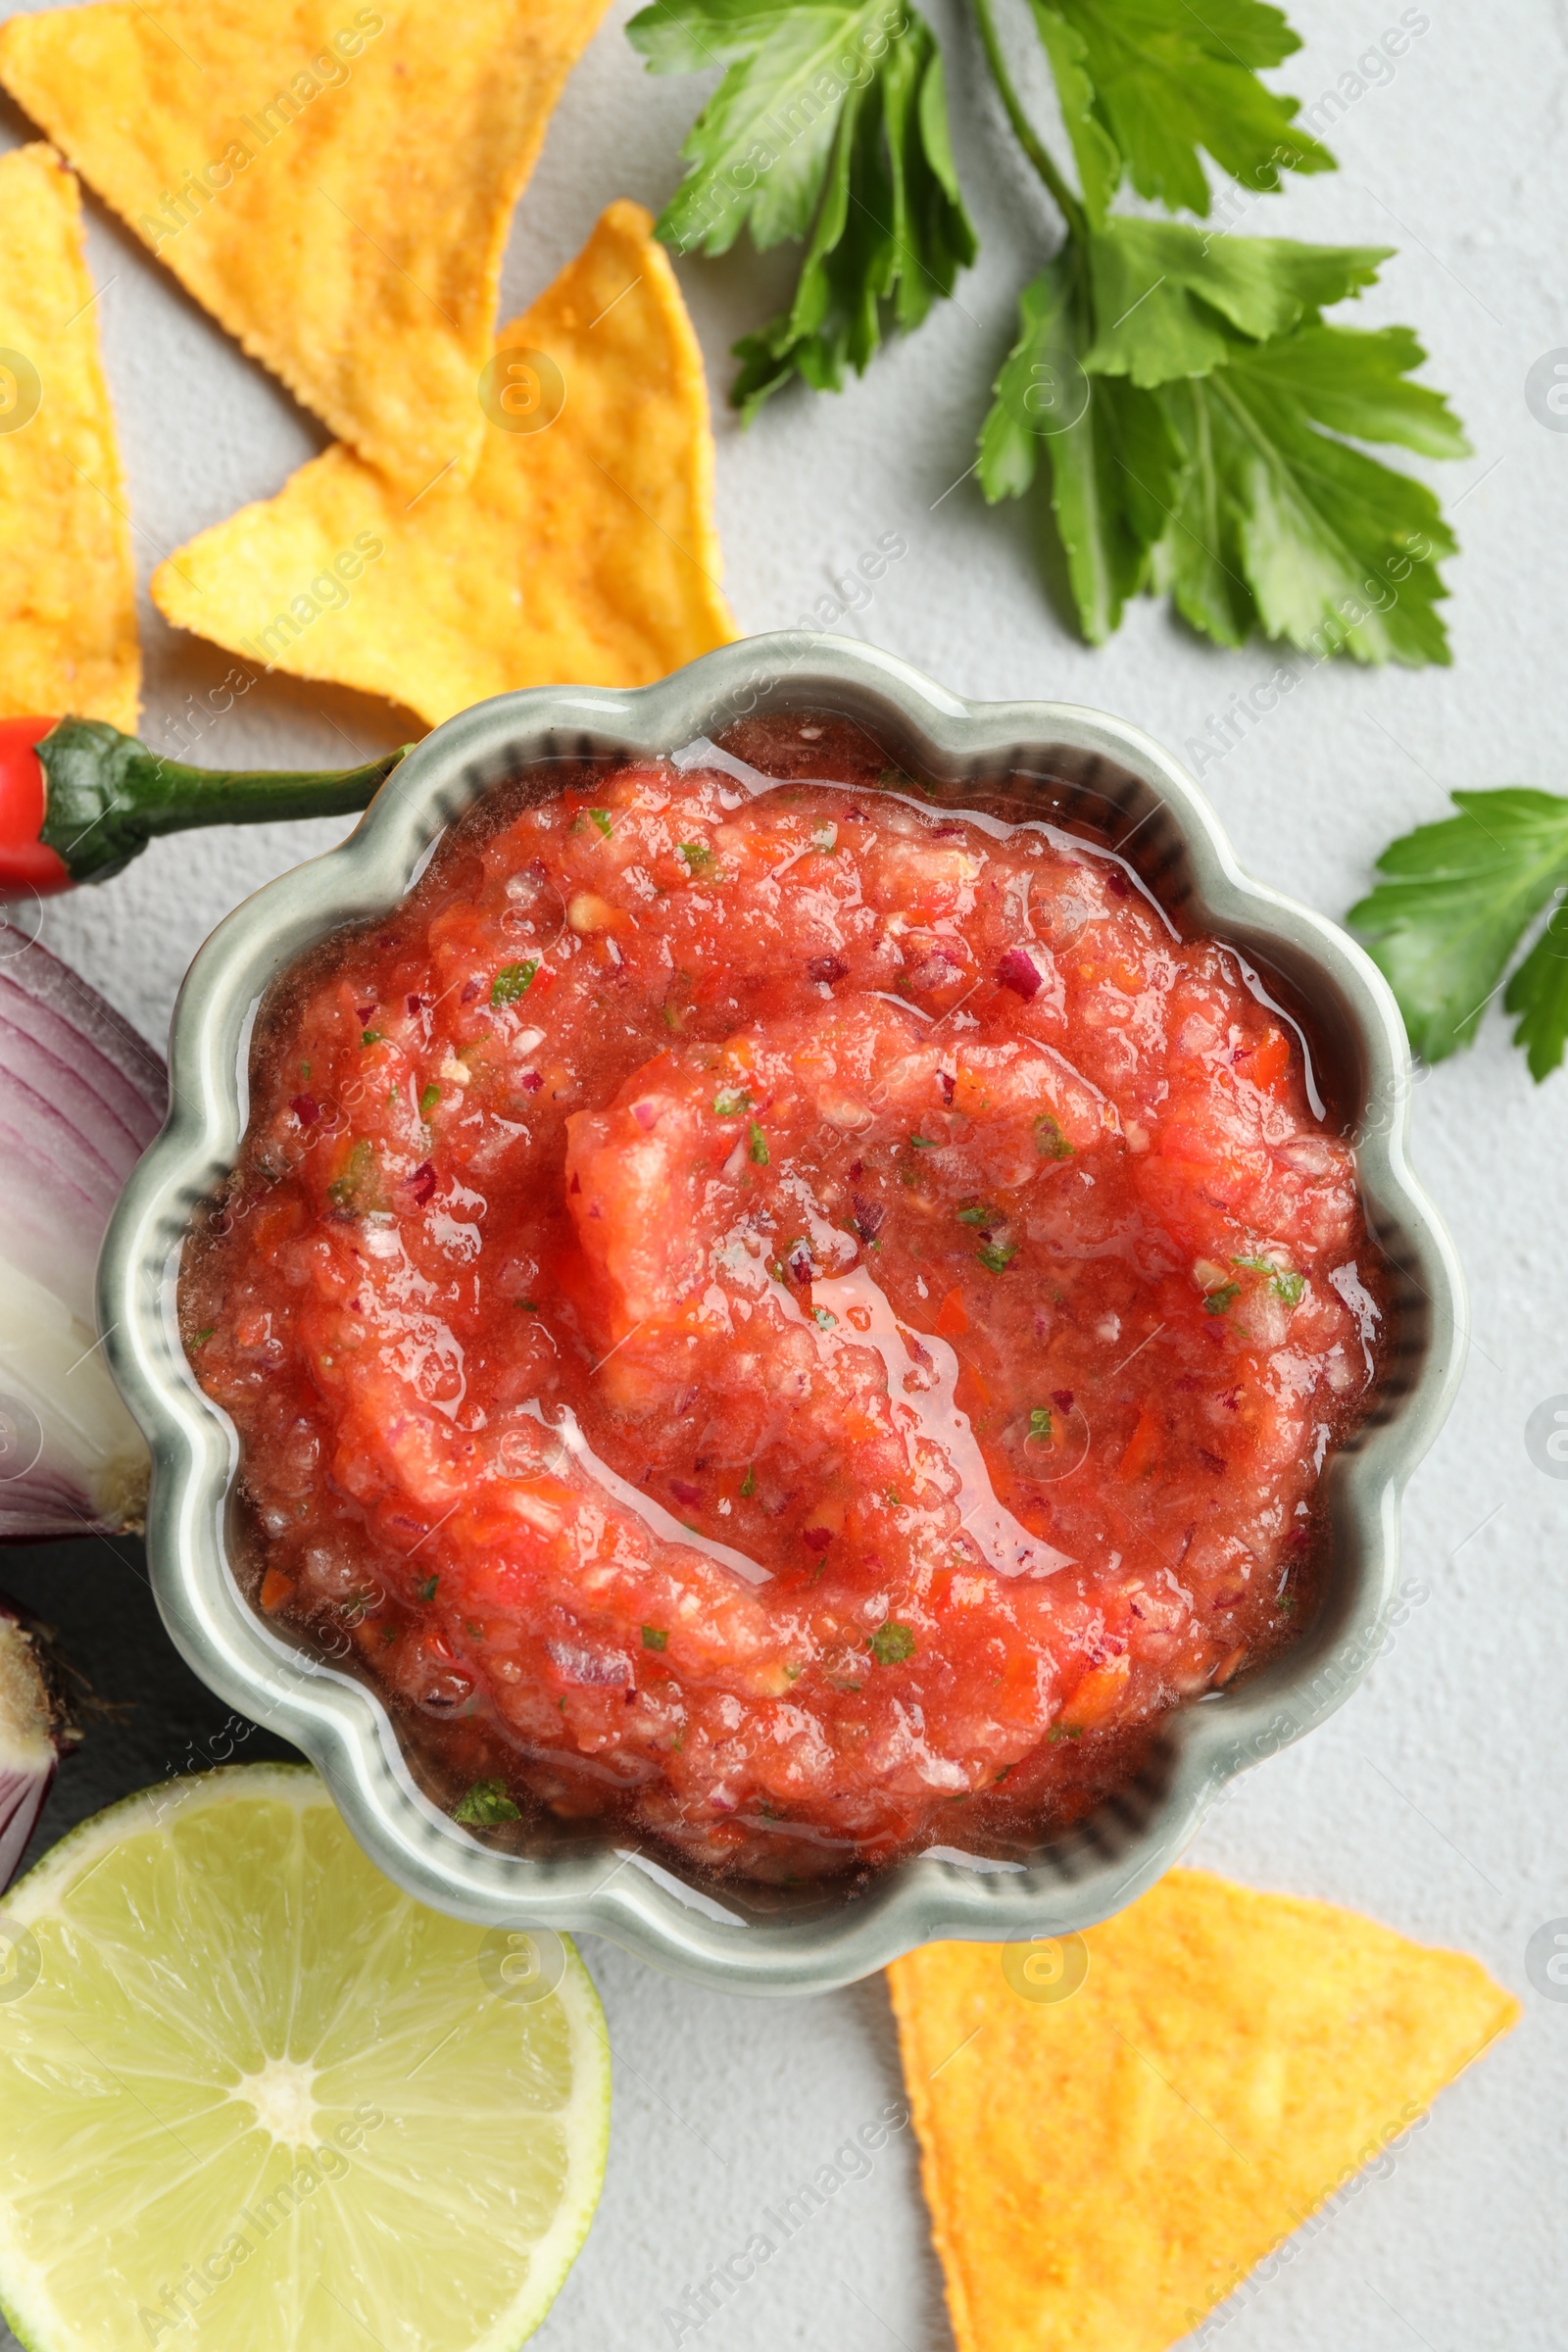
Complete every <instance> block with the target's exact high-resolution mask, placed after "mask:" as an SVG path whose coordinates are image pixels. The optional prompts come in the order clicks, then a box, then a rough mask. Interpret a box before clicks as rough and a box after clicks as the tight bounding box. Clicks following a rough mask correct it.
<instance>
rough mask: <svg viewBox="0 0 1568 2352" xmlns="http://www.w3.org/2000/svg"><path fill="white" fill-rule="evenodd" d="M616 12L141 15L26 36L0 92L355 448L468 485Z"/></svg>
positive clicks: (213, 6) (168, 4) (174, 10)
mask: <svg viewBox="0 0 1568 2352" xmlns="http://www.w3.org/2000/svg"><path fill="white" fill-rule="evenodd" d="M604 5H605V0H464V4H463V6H462V7H461V8H459V9H454V8H452V7H451V6H450V5H449V4H448V0H402V5H399V0H385V4H384V6H383V7H381V8H378V9H377V8H356V7H355V6H354V5H353V0H161V4H160V5H159V6H158V7H157V8H156V9H147V8H143V7H141V6H140V5H139V4H138V0H124V4H121V0H114V4H113V5H108V6H103V7H95V8H65V9H52V10H48V11H46V12H43V13H40V14H38V15H35V16H14V17H12V18H11V19H10V21H9V23H8V24H6V25H4V26H3V27H0V81H3V82H4V83H5V86H6V88H7V89H8V90H9V91H10V92H11V94H12V96H13V97H14V98H15V99H17V101H18V102H19V104H21V105H22V106H25V108H26V110H27V112H28V114H29V115H31V116H32V117H33V119H34V121H35V122H38V123H42V124H43V126H44V128H45V129H46V130H47V131H48V132H49V135H50V136H51V138H53V139H55V140H56V141H58V143H59V145H60V146H61V147H63V148H64V149H65V151H66V153H67V154H68V155H69V156H70V157H71V159H72V161H73V163H74V164H75V165H76V167H77V169H78V170H79V171H80V172H81V173H82V175H83V177H84V178H86V179H87V180H88V181H89V182H90V183H91V185H92V186H93V187H94V188H95V189H96V190H97V191H98V193H99V194H100V195H101V196H102V197H104V198H105V199H106V201H107V202H108V203H110V204H112V205H113V206H114V208H115V210H116V212H118V213H121V214H123V217H124V219H125V220H126V221H129V222H130V224H131V226H132V227H133V228H134V229H135V230H136V231H137V233H138V235H139V236H141V237H143V238H144V239H145V240H146V242H147V243H148V244H149V245H150V246H151V247H152V249H153V251H154V253H156V254H157V255H158V257H159V259H160V260H161V261H163V262H166V263H167V264H168V266H169V268H170V269H171V270H172V271H173V272H174V275H175V276H176V277H177V278H178V279H179V280H180V282H181V284H182V285H184V286H185V287H186V288H187V289H188V290H189V292H190V293H192V294H194V296H195V297H196V300H197V301H198V302H200V303H203V304H205V305H206V307H207V309H208V310H210V311H211V312H212V314H213V316H214V317H215V318H216V319H221V322H222V323H223V325H224V326H226V327H227V328H228V330H229V332H230V334H232V335H235V336H237V337H238V339H239V341H240V342H241V343H242V344H243V345H244V346H245V349H246V350H247V351H248V352H250V353H251V355H252V357H253V358H255V359H258V360H261V361H263V362H265V364H266V365H267V366H268V367H269V368H271V369H272V370H273V371H274V372H275V373H276V374H278V375H280V376H281V377H282V379H283V381H284V383H285V384H287V385H288V387H289V389H290V391H291V392H293V393H295V394H296V396H297V397H298V398H299V399H300V400H302V401H303V402H304V403H305V405H306V407H307V408H311V409H314V410H315V411H316V413H317V415H318V416H319V417H324V418H325V420H326V422H327V424H329V425H330V427H331V428H332V430H333V432H334V433H336V434H337V435H338V436H339V437H340V439H342V440H345V441H348V442H351V443H352V444H353V445H354V447H355V448H356V449H358V450H359V451H360V452H361V453H362V454H363V455H364V456H365V457H368V458H369V459H371V460H373V461H374V463H375V464H377V465H379V466H383V467H384V468H385V469H386V471H387V472H388V473H390V474H392V475H394V476H395V477H396V478H397V479H398V480H399V481H403V482H406V483H408V484H409V486H410V487H411V488H413V489H417V488H418V487H419V486H420V485H421V484H422V483H424V482H427V481H428V480H429V479H430V478H431V476H432V475H433V474H435V473H437V472H439V471H440V469H441V468H442V467H443V466H448V465H454V464H455V466H456V470H457V473H458V476H459V478H465V477H466V474H467V472H468V471H469V470H470V469H471V467H472V466H473V463H474V461H475V459H476V458H477V456H478V451H479V442H480V437H481V431H482V425H481V419H480V417H479V413H478V410H477V407H476V405H475V398H474V383H475V379H476V377H477V376H478V373H479V370H480V368H482V367H483V366H484V364H485V361H486V359H487V358H488V356H489V350H490V338H491V336H492V334H493V333H494V331H495V321H496V301H497V288H498V285H499V282H500V273H501V258H502V251H503V248H504V246H505V243H506V237H507V228H508V223H509V221H510V219H511V215H512V209H513V206H514V205H515V202H516V199H517V195H518V192H519V191H520V189H521V187H522V185H523V182H524V181H525V180H526V178H527V177H528V174H529V172H531V170H532V169H533V163H534V158H535V157H536V156H537V154H538V152H539V147H540V142H541V141H542V139H543V137H544V134H545V128H546V125H547V123H549V120H550V115H551V112H552V110H553V108H554V106H555V103H556V100H557V98H558V97H559V96H560V94H561V87H562V84H563V82H564V80H565V78H566V75H567V73H569V71H570V69H571V67H572V65H573V63H574V62H575V60H576V58H577V57H578V55H579V54H580V52H581V51H582V49H583V48H584V47H585V46H586V44H587V42H588V40H589V38H590V37H591V35H592V33H593V31H594V27H595V26H596V25H597V24H598V22H599V19H600V16H601V14H602V13H603V10H604Z"/></svg>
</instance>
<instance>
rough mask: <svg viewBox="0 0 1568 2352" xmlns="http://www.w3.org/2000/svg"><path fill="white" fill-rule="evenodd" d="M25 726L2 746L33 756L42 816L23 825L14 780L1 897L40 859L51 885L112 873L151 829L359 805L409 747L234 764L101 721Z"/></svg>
mask: <svg viewBox="0 0 1568 2352" xmlns="http://www.w3.org/2000/svg"><path fill="white" fill-rule="evenodd" d="M34 726H35V727H37V729H38V730H39V733H38V734H37V735H33V734H32V728H33V727H34ZM12 732H15V729H13V730H12ZM24 734H25V738H26V740H19V741H17V742H16V743H14V744H10V745H8V746H7V747H6V757H7V760H9V761H10V763H11V764H12V765H13V766H15V765H16V764H17V762H18V761H19V760H21V761H23V762H24V763H25V762H27V761H30V760H33V759H34V757H35V759H36V762H37V766H38V768H39V769H40V770H41V778H42V791H41V808H42V822H41V823H36V824H30V823H29V819H28V816H27V814H26V812H27V811H29V810H31V809H37V808H38V807H39V806H40V796H39V795H38V794H37V793H36V792H33V793H30V794H29V793H28V792H26V791H24V790H23V789H22V787H21V784H18V783H17V782H16V779H13V784H14V786H15V788H14V789H13V790H12V791H11V792H10V794H9V797H8V799H7V803H6V806H7V809H14V810H15V811H16V812H17V823H18V824H20V826H21V829H22V831H23V832H26V833H28V836H29V837H28V839H27V840H25V841H24V840H23V839H22V838H21V837H20V834H19V837H18V839H17V840H16V841H14V842H13V841H11V840H10V839H9V838H7V839H5V840H0V895H4V893H5V889H6V885H7V883H8V882H11V883H13V884H17V883H26V882H28V881H31V882H33V883H34V884H36V883H37V880H38V876H37V875H35V874H34V873H33V872H32V870H31V868H32V866H33V865H35V864H38V863H39V861H40V860H41V862H42V865H43V867H44V868H46V869H47V870H48V871H49V872H50V873H51V874H58V879H57V880H56V881H55V882H54V883H53V885H52V886H54V887H65V888H69V887H70V885H71V884H72V883H76V882H102V881H106V880H107V879H108V877H109V876H110V875H111V874H116V873H119V871H120V870H121V868H122V866H123V865H126V864H128V863H129V861H130V859H131V858H134V857H135V856H136V854H137V852H138V851H140V850H142V849H143V848H145V846H146V844H147V843H148V842H149V841H150V840H151V839H152V838H153V837H154V836H155V835H156V834H161V833H179V832H183V831H185V830H186V829H187V828H188V827H190V826H193V825H211V824H227V825H255V824H263V823H266V822H268V821H269V820H270V819H273V818H278V817H297V816H341V815H343V814H345V813H346V812H348V811H350V810H353V809H364V808H367V807H368V804H369V803H370V801H371V800H373V799H374V797H375V794H376V792H377V790H378V789H379V787H380V785H381V784H382V783H383V782H384V780H385V778H386V777H387V776H388V775H389V774H390V773H391V771H392V769H393V768H394V767H396V766H397V764H398V762H399V760H401V759H402V758H403V757H404V754H405V752H406V751H407V750H408V746H407V745H406V744H405V745H403V746H401V747H400V748H399V749H398V750H397V751H395V752H386V753H383V754H382V755H381V756H380V758H378V759H375V760H368V761H367V762H366V763H365V764H364V765H363V766H361V767H353V768H323V769H316V770H308V769H296V768H281V769H233V768H213V767H190V766H187V765H186V763H185V762H184V761H183V760H167V759H165V758H164V757H163V756H162V754H160V753H157V752H153V751H150V750H149V749H148V747H147V745H146V744H144V743H141V742H139V741H138V740H137V738H136V737H135V736H134V735H125V734H123V733H122V732H121V730H120V729H119V728H118V727H112V726H109V725H108V724H107V723H106V722H105V721H104V720H102V719H95V718H62V719H60V720H58V721H56V722H55V723H54V724H52V725H51V723H50V722H49V721H48V720H47V719H37V720H33V721H31V722H29V723H28V724H27V725H26V726H25V729H24ZM23 782H25V778H24V779H23ZM0 830H4V828H0ZM55 860H58V861H59V868H56V866H55V864H54V861H55ZM59 869H63V872H62V871H60V870H59ZM50 886H51V884H50V883H49V882H45V883H44V887H50Z"/></svg>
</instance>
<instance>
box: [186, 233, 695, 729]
mask: <svg viewBox="0 0 1568 2352" xmlns="http://www.w3.org/2000/svg"><path fill="white" fill-rule="evenodd" d="M651 226H652V224H651V222H650V220H649V217H648V215H647V214H646V213H645V212H644V211H643V210H642V208H641V206H640V205H635V204H625V203H620V204H613V205H612V206H611V207H610V209H609V210H608V212H606V213H605V215H604V216H603V218H602V219H601V221H599V224H598V226H597V227H596V228H595V230H594V232H593V235H592V236H591V237H590V238H589V240H588V242H587V244H586V245H585V246H584V247H583V250H582V252H581V253H580V254H579V255H578V256H577V259H576V260H575V261H574V262H572V263H570V264H569V265H568V267H567V268H566V269H565V270H563V271H562V273H561V275H560V276H559V277H558V278H557V280H556V282H555V284H554V285H553V286H551V287H550V289H549V290H548V292H546V293H545V294H543V295H541V297H540V299H539V300H538V301H537V302H536V303H535V304H534V306H533V308H532V310H531V311H528V312H526V313H525V314H524V316H523V317H522V318H521V319H517V320H515V322H514V324H513V325H511V326H510V327H508V328H506V329H505V331H504V332H503V334H502V336H501V340H500V342H499V344H498V346H497V349H496V357H495V360H494V363H493V365H492V368H490V369H489V370H488V371H487V376H488V382H487V392H486V401H487V413H488V416H489V417H490V418H491V419H492V421H490V422H488V423H487V425H486V430H485V440H484V447H483V450H482V452H481V455H480V459H479V465H478V467H477V469H476V471H475V473H474V477H473V480H472V481H471V483H470V484H469V485H468V487H467V488H466V490H462V491H457V492H454V491H452V490H451V489H450V488H449V486H448V485H447V484H446V483H438V484H436V485H435V486H434V487H433V488H432V489H430V490H428V491H427V492H425V493H424V494H423V495H422V496H420V495H416V496H415V497H413V498H412V499H411V498H409V497H407V496H406V495H405V493H404V492H403V491H402V490H400V489H394V488H393V487H392V485H391V484H390V483H389V482H387V481H386V480H385V478H384V477H383V476H382V475H380V474H378V473H376V472H374V471H373V470H372V469H371V467H369V466H367V465H366V464H365V463H364V462H363V461H362V460H361V459H359V458H357V457H355V456H354V454H353V452H352V451H350V450H346V449H342V448H338V449H329V450H328V451H327V452H326V454H325V456H324V457H319V458H315V459H313V460H312V462H311V463H310V465H308V466H301V468H300V470H299V472H298V473H296V474H295V475H294V476H293V478H292V480H290V481H288V482H286V483H285V484H284V486H283V488H282V490H281V491H279V493H278V495H277V496H276V497H275V498H272V499H269V500H267V501H265V502H264V503H262V504H259V505H257V506H253V507H245V508H242V509H241V511H240V513H239V514H237V515H231V516H230V517H229V519H228V520H227V521H226V522H221V523H218V524H216V525H215V527H214V528H213V529H212V530H210V531H204V532H203V533H202V535H201V537H200V538H199V539H193V540H192V541H191V542H190V544H189V546H188V547H183V548H181V549H180V550H179V551H178V552H177V554H175V555H173V556H172V557H171V558H170V560H169V562H168V563H167V564H163V565H161V566H160V568H159V569H158V571H156V572H155V573H154V575H153V584H152V586H153V596H154V599H155V600H156V602H157V605H158V608H159V610H160V611H161V612H162V613H166V614H167V615H168V617H169V618H170V619H171V620H172V621H174V622H176V623H177V624H178V626H179V627H181V628H186V629H194V630H195V631H196V632H197V633H198V634H199V635H201V636H203V637H211V638H213V639H215V640H216V641H217V643H218V644H220V645H223V646H227V647H228V648H229V649H230V651H232V652H234V653H239V654H244V655H246V656H247V657H248V658H249V659H250V660H251V661H253V662H261V663H264V664H265V665H266V666H267V667H269V668H276V669H284V670H288V671H290V672H292V674H293V675H294V676H296V677H302V678H330V679H332V680H334V681H335V682H336V683H337V684H339V685H343V686H358V687H361V688H363V689H365V690H366V691H368V692H369V693H371V694H382V695H385V696H387V697H388V698H389V699H390V700H391V701H393V702H398V703H403V704H406V705H407V706H408V707H409V709H411V710H413V711H418V713H419V714H420V716H421V717H423V718H427V719H429V720H430V721H431V722H432V724H433V723H435V722H436V721H438V720H440V719H443V718H447V717H449V716H450V715H451V713H452V712H453V711H463V710H466V708H467V706H468V705H469V704H470V703H476V702H481V701H483V700H484V698H485V697H486V696H487V695H492V694H501V693H503V692H505V691H506V690H507V689H508V688H509V687H515V686H540V685H549V684H566V683H569V684H573V685H589V686H642V685H647V684H648V683H649V682H650V681H651V680H653V679H655V678H661V677H663V676H665V675H666V674H667V673H668V672H669V671H670V670H672V669H677V668H679V666H680V665H681V663H682V662H689V661H691V660H693V659H694V658H695V657H696V656H697V655H698V654H704V653H707V652H709V651H710V650H711V648H712V647H713V646H715V645H723V644H727V643H728V641H729V640H730V639H731V638H732V637H734V636H735V635H736V633H737V632H736V628H735V624H734V621H733V619H732V617H731V615H730V612H729V608H728V606H727V605H726V604H725V602H724V599H723V596H722V594H721V593H720V590H719V587H718V568H719V562H720V558H719V551H718V541H717V537H716V534H715V533H714V530H713V524H712V515H711V508H712V468H713V450H712V439H711V433H710V431H709V423H708V394H707V388H706V386H705V384H704V380H703V367H702V356H701V354H700V353H699V351H698V349H697V343H696V339H695V337H694V336H693V334H692V329H691V321H690V320H689V319H688V318H687V316H686V313H685V310H684V308H683V306H682V303H681V299H680V292H679V289H678V287H677V286H676V284H675V278H674V273H673V271H672V270H671V269H670V266H669V263H668V260H667V259H666V257H665V255H664V252H663V250H662V247H661V246H659V245H656V244H655V243H654V242H653V240H652V237H651V234H650V231H651Z"/></svg>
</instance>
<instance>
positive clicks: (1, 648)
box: [0, 146, 141, 728]
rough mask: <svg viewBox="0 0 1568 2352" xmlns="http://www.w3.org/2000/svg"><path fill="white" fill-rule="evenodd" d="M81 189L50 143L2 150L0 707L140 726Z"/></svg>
mask: <svg viewBox="0 0 1568 2352" xmlns="http://www.w3.org/2000/svg"><path fill="white" fill-rule="evenodd" d="M96 301H97V296H96V293H95V290H94V287H93V282H92V279H91V278H90V277H89V275H88V274H87V263H86V259H85V257H84V255H83V252H82V242H81V196H80V192H79V190H78V189H77V186H76V182H75V180H74V179H73V177H72V175H71V173H70V172H68V171H67V170H66V168H65V166H64V164H63V163H62V162H61V160H60V158H59V156H58V155H56V153H55V151H54V149H53V148H52V147H44V146H36V147H18V148H14V149H13V150H12V152H11V153H10V154H9V155H6V156H3V157H0V718H32V717H50V716H54V715H56V714H58V715H60V716H62V717H64V716H65V715H67V714H68V713H70V714H71V715H73V716H74V717H77V718H107V719H109V720H110V721H111V722H112V723H113V724H114V725H115V726H117V727H126V728H133V727H134V726H135V724H136V706H137V702H138V699H139V696H140V690H141V652H140V649H139V647H138V645H137V642H136V582H135V573H134V570H133V568H132V565H131V557H130V521H129V508H128V505H127V503H126V498H125V481H124V475H123V472H122V471H121V465H120V449H119V445H118V443H117V441H116V439H115V419H114V413H113V411H112V410H111V409H110V406H109V388H108V386H107V385H106V384H105V382H104V372H103V368H102V365H101V364H100V361H99V357H98V313H97V310H96V308H95V305H96Z"/></svg>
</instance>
